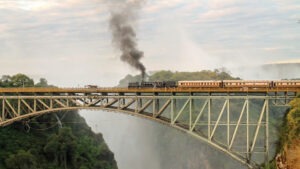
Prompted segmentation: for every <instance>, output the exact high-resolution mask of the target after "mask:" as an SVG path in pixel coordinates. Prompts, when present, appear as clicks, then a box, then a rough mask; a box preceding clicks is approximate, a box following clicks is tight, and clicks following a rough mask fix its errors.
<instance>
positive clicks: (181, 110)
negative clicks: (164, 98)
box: [172, 99, 191, 124]
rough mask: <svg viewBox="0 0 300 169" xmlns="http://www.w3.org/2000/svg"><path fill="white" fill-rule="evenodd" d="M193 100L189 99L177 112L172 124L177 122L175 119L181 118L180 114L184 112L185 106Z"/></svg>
mask: <svg viewBox="0 0 300 169" xmlns="http://www.w3.org/2000/svg"><path fill="white" fill-rule="evenodd" d="M190 101H191V99H188V100H187V101H186V102H185V104H184V105H183V107H182V108H181V109H180V111H179V113H178V114H177V116H176V117H175V119H174V120H173V121H172V124H174V123H175V121H176V120H177V119H178V118H179V116H180V115H181V114H182V112H183V110H184V109H185V107H186V106H187V105H188V103H189V102H190Z"/></svg>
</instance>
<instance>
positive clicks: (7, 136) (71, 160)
mask: <svg viewBox="0 0 300 169" xmlns="http://www.w3.org/2000/svg"><path fill="white" fill-rule="evenodd" d="M0 86H1V87H32V86H36V87H46V86H49V85H48V83H47V80H45V79H43V78H42V79H40V81H39V82H38V83H34V81H33V79H31V78H29V77H28V76H26V75H24V74H17V75H14V76H2V78H1V79H0ZM58 119H59V120H58ZM0 150H1V151H0V168H1V169H117V164H116V161H115V160H114V155H113V153H112V152H110V150H109V148H108V147H107V145H106V144H105V142H104V140H103V138H102V135H101V134H95V133H93V132H92V130H91V128H90V127H88V126H87V124H86V123H85V120H84V119H83V118H82V117H80V116H79V114H78V113H77V112H76V111H73V112H58V113H56V114H53V113H52V114H48V115H43V116H39V117H35V118H32V119H27V120H24V121H20V122H16V123H14V124H12V125H9V126H6V127H4V128H0Z"/></svg>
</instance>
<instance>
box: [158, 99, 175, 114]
mask: <svg viewBox="0 0 300 169" xmlns="http://www.w3.org/2000/svg"><path fill="white" fill-rule="evenodd" d="M170 103H171V100H168V101H167V102H166V103H165V104H164V105H163V106H162V108H161V109H160V110H159V111H158V113H157V114H155V117H158V116H160V115H161V114H162V113H163V112H164V111H165V110H166V108H167V107H168V106H169V105H170Z"/></svg>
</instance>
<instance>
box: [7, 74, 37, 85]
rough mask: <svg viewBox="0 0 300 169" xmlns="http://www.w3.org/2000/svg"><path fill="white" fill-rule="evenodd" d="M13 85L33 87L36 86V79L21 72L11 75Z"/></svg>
mask: <svg viewBox="0 0 300 169" xmlns="http://www.w3.org/2000/svg"><path fill="white" fill-rule="evenodd" d="M11 85H12V87H32V86H34V81H33V79H31V78H29V77H28V76H26V75H24V74H21V73H19V74H16V75H14V76H12V77H11Z"/></svg>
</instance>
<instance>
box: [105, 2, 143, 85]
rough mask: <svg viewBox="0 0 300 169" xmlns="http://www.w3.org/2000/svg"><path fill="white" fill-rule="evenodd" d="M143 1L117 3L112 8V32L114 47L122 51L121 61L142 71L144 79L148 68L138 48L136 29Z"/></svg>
mask: <svg viewBox="0 0 300 169" xmlns="http://www.w3.org/2000/svg"><path fill="white" fill-rule="evenodd" d="M142 3H143V1H142V0H131V1H129V2H127V1H124V0H123V1H122V0H119V1H116V2H115V3H113V5H112V6H111V7H110V9H111V10H110V12H111V17H110V26H109V28H110V30H111V32H112V42H113V44H114V46H115V47H116V48H117V49H119V50H121V52H122V54H121V60H122V61H124V62H127V63H128V64H129V65H130V66H132V67H134V68H136V69H138V70H140V71H141V74H142V78H143V79H144V76H145V71H146V68H145V66H144V65H143V64H142V63H141V61H140V59H141V58H142V57H143V56H144V53H143V52H142V51H140V50H138V48H137V38H136V33H135V29H134V25H135V21H136V19H137V13H138V10H139V9H140V7H141V4H142Z"/></svg>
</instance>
